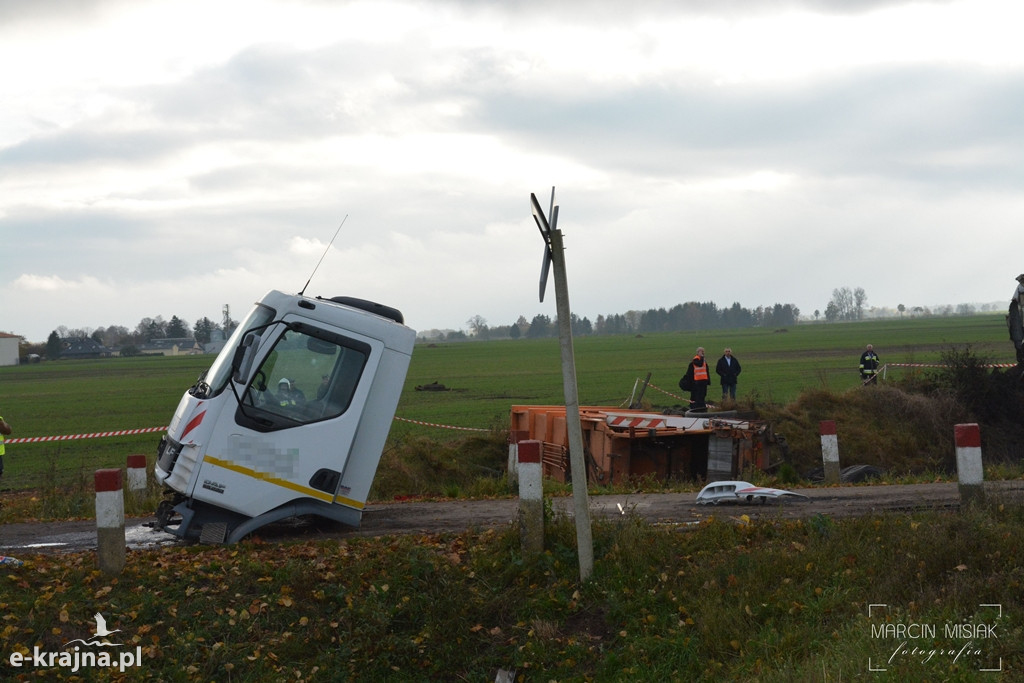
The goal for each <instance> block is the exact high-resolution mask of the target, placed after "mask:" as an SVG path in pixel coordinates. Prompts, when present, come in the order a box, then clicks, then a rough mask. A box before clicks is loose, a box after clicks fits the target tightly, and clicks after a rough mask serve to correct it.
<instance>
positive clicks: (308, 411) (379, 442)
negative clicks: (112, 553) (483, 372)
mask: <svg viewBox="0 0 1024 683" xmlns="http://www.w3.org/2000/svg"><path fill="white" fill-rule="evenodd" d="M403 322H404V321H403V318H402V314H401V313H399V312H398V311H397V310H395V309H393V308H390V307H387V306H382V305H380V304H375V303H373V302H370V301H365V300H362V299H355V298H351V297H335V298H333V299H322V298H319V297H317V298H309V297H305V296H302V295H290V294H284V293H282V292H278V291H271V292H269V293H268V294H267V295H266V296H264V297H263V299H262V300H260V301H259V302H258V303H257V304H256V306H255V307H254V308H253V310H252V311H251V312H250V313H249V315H248V316H247V317H246V319H245V320H244V321H243V322H242V323H241V324H240V325H239V326H238V327H237V328H236V329H235V331H234V333H233V334H232V335H231V338H230V339H229V340H228V342H227V344H226V345H225V347H224V349H223V350H222V351H221V353H220V354H219V355H218V356H217V358H216V360H214V362H213V365H212V366H211V367H210V369H209V370H208V371H206V372H205V373H204V374H203V376H201V377H200V378H199V380H198V381H197V382H196V384H195V385H193V386H192V387H191V388H190V389H189V390H188V391H187V392H186V393H185V395H184V396H182V398H181V402H180V403H179V404H178V408H177V410H176V411H175V413H174V418H173V419H172V421H171V423H170V426H169V427H168V429H167V434H166V436H165V437H164V438H163V439H162V440H161V442H160V446H159V450H158V453H157V464H156V478H157V480H158V481H160V482H161V483H162V484H164V485H165V487H166V492H167V495H168V498H167V499H165V500H164V501H163V502H162V503H161V505H160V507H159V509H158V510H157V520H158V524H159V525H160V526H161V527H162V528H163V529H165V530H167V531H169V532H171V533H173V534H175V535H177V536H180V537H182V538H185V539H191V540H196V539H198V540H201V541H203V542H209V543H224V542H227V543H234V542H236V541H238V540H241V539H242V538H244V537H245V536H246V535H247V534H249V533H251V532H252V531H253V530H255V529H258V528H259V527H261V526H263V525H265V524H268V523H270V522H274V521H278V520H281V519H285V518H287V517H294V516H299V515H318V516H321V517H325V518H327V519H333V520H337V521H339V522H342V523H345V524H348V525H351V526H359V522H360V519H361V517H362V510H363V508H364V507H365V504H366V498H367V496H368V494H369V491H370V486H371V484H372V483H373V478H374V475H375V474H376V471H377V465H378V463H379V462H380V456H381V452H382V451H383V449H384V444H385V441H386V439H387V436H388V431H389V429H390V427H391V422H392V420H393V419H394V414H395V408H396V407H397V405H398V399H399V396H400V395H401V391H402V386H403V384H404V382H405V375H406V371H407V370H408V368H409V360H410V357H411V355H412V349H413V344H414V342H415V339H416V333H415V332H414V331H413V330H412V329H410V328H408V327H406V326H405V325H404V324H403Z"/></svg>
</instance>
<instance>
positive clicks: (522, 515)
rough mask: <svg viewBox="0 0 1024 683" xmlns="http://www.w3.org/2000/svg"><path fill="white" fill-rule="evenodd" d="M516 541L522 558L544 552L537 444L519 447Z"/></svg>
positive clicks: (542, 498)
mask: <svg viewBox="0 0 1024 683" xmlns="http://www.w3.org/2000/svg"><path fill="white" fill-rule="evenodd" d="M518 446H519V447H518V449H517V450H518V463H517V467H518V471H519V538H520V541H521V543H522V547H523V554H524V555H531V554H532V555H537V554H540V553H542V552H544V482H543V472H542V470H541V464H540V452H541V443H540V441H534V440H527V441H520V442H519V444H518Z"/></svg>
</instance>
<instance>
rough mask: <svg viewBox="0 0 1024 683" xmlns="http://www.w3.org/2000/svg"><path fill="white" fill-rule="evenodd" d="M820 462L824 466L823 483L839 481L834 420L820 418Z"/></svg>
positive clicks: (837, 439) (837, 447)
mask: <svg viewBox="0 0 1024 683" xmlns="http://www.w3.org/2000/svg"><path fill="white" fill-rule="evenodd" d="M819 427H820V429H821V462H822V464H823V465H824V466H825V483H826V484H838V483H839V438H838V437H837V435H836V422H835V420H822V421H821V423H820V425H819Z"/></svg>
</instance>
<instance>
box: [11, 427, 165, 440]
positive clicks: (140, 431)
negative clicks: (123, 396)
mask: <svg viewBox="0 0 1024 683" xmlns="http://www.w3.org/2000/svg"><path fill="white" fill-rule="evenodd" d="M164 431H167V427H146V428H144V429H122V430H120V431H116V432H94V433H92V434H62V435H60V436H23V437H19V438H15V439H4V443H5V444H12V443H39V442H43V441H77V440H78V439H99V438H101V437H104V436H128V435H131V434H148V433H150V432H164Z"/></svg>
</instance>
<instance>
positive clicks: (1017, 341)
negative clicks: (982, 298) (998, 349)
mask: <svg viewBox="0 0 1024 683" xmlns="http://www.w3.org/2000/svg"><path fill="white" fill-rule="evenodd" d="M1022 314H1024V273H1021V274H1020V275H1018V276H1017V288H1016V289H1015V290H1013V297H1012V298H1011V299H1010V308H1009V310H1008V311H1007V313H1006V327H1007V328H1009V330H1010V341H1012V342H1013V348H1014V349H1016V351H1017V363H1019V364H1021V365H1024V315H1022Z"/></svg>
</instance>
